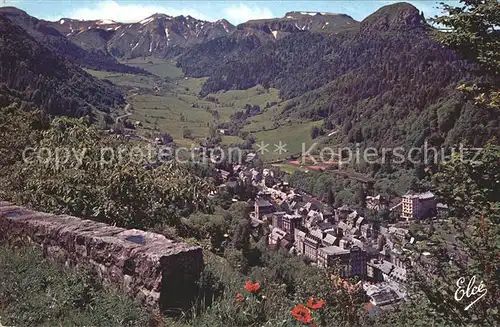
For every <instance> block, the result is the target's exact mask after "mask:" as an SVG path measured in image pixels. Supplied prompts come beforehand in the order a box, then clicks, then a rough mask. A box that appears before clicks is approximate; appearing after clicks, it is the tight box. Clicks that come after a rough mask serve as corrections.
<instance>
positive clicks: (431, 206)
mask: <svg viewBox="0 0 500 327" xmlns="http://www.w3.org/2000/svg"><path fill="white" fill-rule="evenodd" d="M435 209H436V196H435V195H434V194H433V193H431V192H425V193H420V194H406V195H404V196H403V199H402V201H401V218H404V219H406V220H407V221H408V220H414V219H422V218H424V217H426V216H427V215H429V214H430V213H432V211H434V210H435Z"/></svg>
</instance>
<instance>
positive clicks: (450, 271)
mask: <svg viewBox="0 0 500 327" xmlns="http://www.w3.org/2000/svg"><path fill="white" fill-rule="evenodd" d="M499 160H500V147H499V146H498V145H495V144H494V143H489V144H487V145H486V146H485V148H484V149H483V150H482V151H481V153H480V155H479V156H478V157H477V158H473V154H466V156H465V157H464V158H458V157H456V158H455V160H454V161H452V162H449V163H446V164H442V165H441V167H440V170H439V172H438V173H437V174H436V175H434V176H433V179H432V185H433V190H434V191H435V192H436V193H437V195H438V196H439V198H440V200H441V201H442V202H444V203H446V204H448V206H449V207H450V215H451V224H448V231H447V230H445V229H443V228H437V229H435V233H434V234H433V235H431V236H432V240H433V242H434V243H435V245H434V246H427V247H424V248H422V249H419V253H421V252H422V251H428V252H430V253H432V256H431V257H430V259H425V258H422V257H419V256H418V254H417V257H415V258H414V261H415V263H416V266H415V269H413V273H414V274H415V276H414V279H415V281H416V285H417V286H418V287H417V289H418V291H420V292H421V293H422V294H423V295H424V297H425V298H427V299H428V302H429V306H430V308H431V309H432V311H433V312H434V313H435V316H436V317H441V319H444V320H445V321H446V322H448V323H449V324H451V325H453V326H466V325H467V326H470V325H474V326H493V325H494V324H495V322H496V321H498V319H499V312H498V302H497V301H498V297H497V294H498V289H499V281H500V275H499V272H500V267H499V264H498V254H499V253H500V228H499V226H500V211H499V210H500V192H499V191H500V166H499V165H498V162H499ZM450 228H451V230H449V229H450ZM431 272H432V276H433V277H432V278H428V276H429V275H428V274H429V273H431ZM473 276H476V284H475V285H476V286H477V285H479V283H480V282H481V281H482V282H483V283H484V285H485V287H486V289H487V293H486V294H485V295H484V297H483V298H481V299H480V300H479V301H478V302H476V303H475V304H474V305H473V306H472V307H470V309H469V310H465V307H466V306H468V305H469V304H470V303H471V302H472V301H473V300H474V299H476V298H477V297H479V296H480V294H477V295H475V296H473V297H470V298H467V297H464V298H463V299H462V300H461V301H455V300H454V299H453V296H454V294H455V291H456V289H457V285H456V283H457V281H458V279H459V278H461V277H463V278H465V281H466V283H468V282H469V280H470V279H471V278H472V277H473ZM465 287H466V286H465Z"/></svg>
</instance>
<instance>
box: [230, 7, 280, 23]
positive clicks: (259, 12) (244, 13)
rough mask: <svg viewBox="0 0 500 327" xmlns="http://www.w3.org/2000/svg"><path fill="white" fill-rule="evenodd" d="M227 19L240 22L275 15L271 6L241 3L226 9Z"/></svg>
mask: <svg viewBox="0 0 500 327" xmlns="http://www.w3.org/2000/svg"><path fill="white" fill-rule="evenodd" d="M224 14H225V17H226V19H227V20H229V21H230V22H231V23H233V24H240V23H244V22H246V21H249V20H251V19H262V18H273V17H274V15H273V13H272V12H271V10H270V9H269V8H265V7H257V6H252V7H249V6H248V5H246V4H243V3H240V4H239V5H237V6H232V7H228V8H225V9H224Z"/></svg>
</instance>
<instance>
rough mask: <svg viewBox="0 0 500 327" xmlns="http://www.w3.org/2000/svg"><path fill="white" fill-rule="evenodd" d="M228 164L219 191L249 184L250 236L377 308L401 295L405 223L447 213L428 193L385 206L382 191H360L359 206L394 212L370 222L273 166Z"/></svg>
mask: <svg viewBox="0 0 500 327" xmlns="http://www.w3.org/2000/svg"><path fill="white" fill-rule="evenodd" d="M253 158H254V156H251V157H250V158H247V159H249V160H248V161H247V162H250V161H251V160H252V159H253ZM232 168H233V171H232V172H230V171H227V170H221V169H218V172H219V174H220V176H219V177H220V180H222V183H221V184H220V185H219V189H221V190H222V189H225V188H228V187H234V185H236V184H237V183H238V182H246V183H248V182H250V183H252V185H253V186H254V187H256V188H257V189H258V193H257V196H256V197H255V199H253V201H252V200H249V201H248V205H249V206H251V212H250V219H251V225H252V229H253V230H252V232H253V234H254V236H257V237H259V238H260V239H262V238H265V239H266V242H267V246H268V247H269V248H270V249H283V250H286V251H288V252H289V253H291V254H294V255H298V256H302V257H303V258H304V259H305V260H307V261H308V262H310V264H312V265H316V266H318V267H320V268H324V269H325V270H327V271H328V272H329V273H331V274H332V278H334V279H335V278H336V279H338V280H347V279H351V280H353V279H354V280H356V281H357V283H356V284H355V285H351V287H354V286H355V287H362V288H363V290H364V291H365V292H366V295H367V296H368V298H369V300H370V303H371V305H373V306H376V307H383V306H390V305H391V304H393V303H395V302H398V301H402V300H405V299H406V298H407V296H408V291H407V289H406V287H405V285H406V282H407V269H406V265H407V260H405V257H406V255H407V254H408V252H409V251H411V250H409V249H408V246H407V245H412V246H413V247H414V246H415V245H416V243H418V240H416V239H415V237H412V236H411V235H410V227H411V226H412V225H413V224H415V223H418V222H419V221H422V219H424V218H435V219H445V218H446V216H447V209H448V208H447V206H446V205H444V204H441V203H438V202H437V199H436V196H435V195H434V194H433V193H431V192H424V193H420V194H414V193H410V192H408V193H407V194H405V195H404V196H402V197H401V198H400V199H399V201H398V203H397V204H396V205H392V206H391V205H390V203H389V201H387V200H386V199H384V198H383V197H382V196H381V195H377V196H366V201H365V204H364V206H365V207H366V209H369V210H372V211H375V212H380V211H388V212H390V213H391V215H392V216H396V217H398V219H397V222H395V223H391V224H388V225H387V226H374V224H373V223H371V222H370V221H368V219H365V217H363V216H362V215H361V214H360V213H358V211H356V210H354V209H353V208H350V207H349V206H347V205H342V206H341V207H338V208H334V207H333V206H330V205H328V204H325V203H323V202H322V201H320V200H318V199H317V198H315V197H314V196H312V195H310V194H307V193H306V192H304V191H302V190H299V189H295V188H293V187H291V186H290V185H289V183H288V182H286V181H283V180H281V179H280V178H277V177H276V176H275V174H274V171H273V170H272V169H269V168H263V169H258V168H250V165H248V166H247V165H245V164H243V165H236V166H233V167H232ZM233 201H238V200H237V199H233ZM410 247H411V246H410ZM423 255H424V256H430V253H428V252H424V253H423Z"/></svg>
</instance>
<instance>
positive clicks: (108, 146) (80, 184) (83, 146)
mask: <svg viewBox="0 0 500 327" xmlns="http://www.w3.org/2000/svg"><path fill="white" fill-rule="evenodd" d="M33 148H34V149H33V151H32V152H30V154H31V156H30V157H29V158H27V162H20V163H18V164H16V165H15V166H14V167H11V168H9V171H10V173H9V174H5V175H3V176H2V177H3V180H4V185H5V186H6V187H5V188H4V192H5V194H6V196H7V197H8V198H10V199H12V200H13V201H15V202H17V203H22V204H25V205H29V206H32V207H34V208H38V209H40V210H44V211H48V212H55V213H65V214H70V215H75V216H79V217H88V218H92V219H94V220H97V221H102V222H106V223H108V224H115V225H119V226H123V227H133V228H148V227H153V226H155V225H158V224H164V223H167V224H171V225H176V224H177V223H178V221H177V219H178V217H179V215H184V214H187V213H189V212H193V211H195V210H199V209H200V210H201V209H204V210H205V209H207V210H209V209H210V208H209V206H208V199H207V194H208V193H209V192H210V191H211V190H212V189H213V184H212V183H211V181H210V180H209V179H201V178H199V177H197V176H195V175H194V174H192V173H191V172H190V170H189V168H188V167H184V166H181V165H177V164H175V163H169V164H162V165H159V166H157V167H154V168H150V169H148V167H147V166H145V165H148V160H155V159H156V157H155V156H154V153H153V156H152V157H149V156H148V154H150V152H148V151H150V149H148V148H146V147H144V148H143V147H141V146H137V145H136V146H135V148H134V147H133V144H128V143H126V142H125V143H123V142H118V141H116V140H115V139H111V138H106V137H104V138H102V137H101V135H100V134H99V132H98V131H97V129H96V128H95V127H93V126H90V125H88V123H86V122H85V121H84V120H83V119H79V120H77V119H71V118H57V119H54V120H53V121H52V123H51V127H50V128H49V129H48V130H46V131H45V132H44V133H43V137H42V138H41V140H40V142H39V144H37V145H35V146H33ZM42 149H48V150H49V151H51V152H50V153H51V154H52V156H51V157H47V156H40V154H41V153H45V154H47V152H41V150H42ZM58 149H59V151H60V152H59V154H60V158H59V161H58V160H57V159H56V157H55V154H56V153H57V152H56V151H58ZM66 151H68V152H66ZM134 154H135V155H134Z"/></svg>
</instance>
